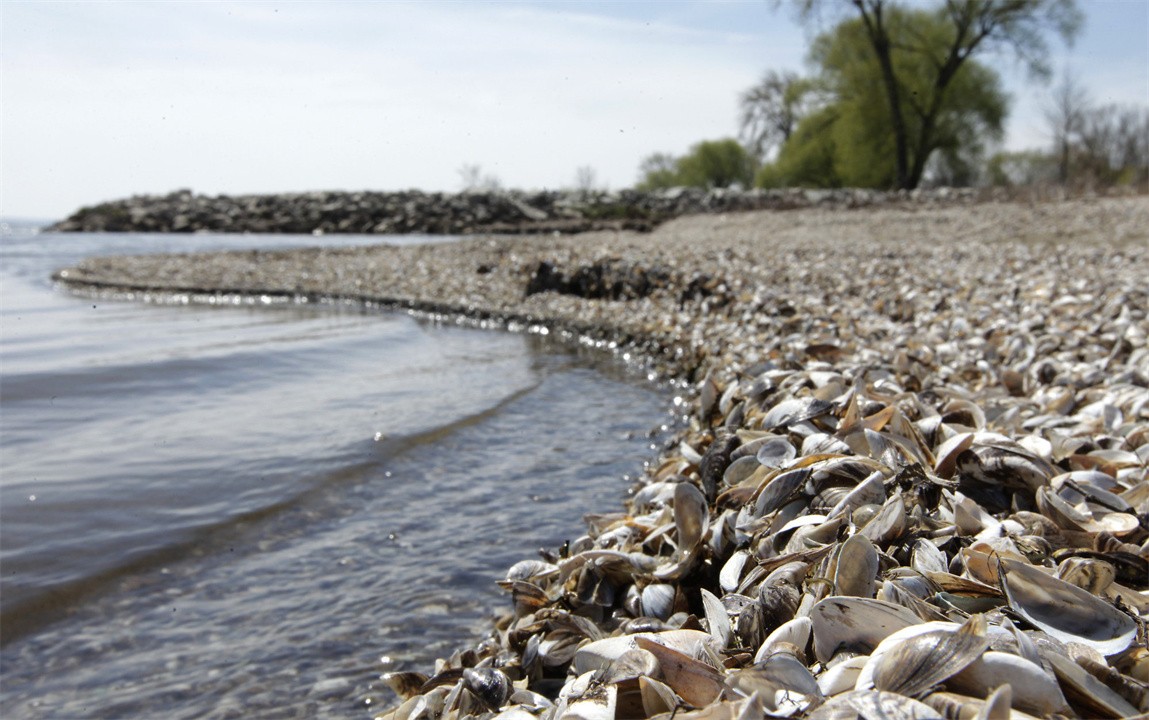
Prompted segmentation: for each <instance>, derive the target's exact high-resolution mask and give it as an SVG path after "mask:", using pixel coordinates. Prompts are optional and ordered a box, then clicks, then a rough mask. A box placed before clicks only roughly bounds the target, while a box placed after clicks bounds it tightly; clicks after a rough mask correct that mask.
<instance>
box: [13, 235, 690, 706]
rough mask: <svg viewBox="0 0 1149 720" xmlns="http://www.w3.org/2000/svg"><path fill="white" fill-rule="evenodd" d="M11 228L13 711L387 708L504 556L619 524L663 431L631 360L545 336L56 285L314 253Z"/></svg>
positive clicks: (481, 592)
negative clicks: (401, 674) (187, 262)
mask: <svg viewBox="0 0 1149 720" xmlns="http://www.w3.org/2000/svg"><path fill="white" fill-rule="evenodd" d="M8 230H9V231H8V232H7V233H6V234H4V235H3V236H2V237H0V243H2V244H0V251H2V255H0V261H2V262H0V332H2V343H0V373H2V377H0V472H2V475H0V613H2V617H0V629H2V633H3V635H2V641H3V645H2V647H0V716H3V717H4V718H6V719H11V718H38V717H43V718H61V717H68V718H71V717H77V718H79V717H90V718H110V717H158V716H161V715H162V716H164V717H168V718H199V717H209V718H211V717H220V718H224V717H269V718H270V717H340V718H364V717H369V716H370V714H371V712H372V710H373V709H379V708H380V707H381V706H382V705H383V704H386V703H389V702H391V701H392V700H393V697H392V696H390V695H389V691H387V690H385V689H384V688H383V687H382V686H381V684H380V683H379V682H378V676H379V674H380V673H381V672H384V671H386V670H393V669H400V668H412V669H423V670H426V669H428V668H429V666H430V663H431V662H432V661H433V660H434V658H435V657H439V656H445V655H446V654H449V653H450V652H451V651H452V650H453V649H455V648H456V647H458V646H460V645H461V644H462V643H463V641H465V640H468V639H472V638H475V637H478V636H480V635H481V633H482V632H483V631H484V629H485V627H486V625H485V623H486V622H487V620H488V618H489V617H490V616H491V614H492V612H493V611H497V610H503V609H506V608H508V607H509V600H508V599H507V598H506V597H504V596H503V594H502V592H501V591H500V590H499V589H498V588H497V587H496V586H495V585H494V582H493V581H494V580H495V579H496V578H498V577H501V575H502V573H503V571H504V570H505V569H506V568H507V567H508V566H509V565H510V564H512V563H513V562H515V561H517V560H520V559H523V558H526V557H532V556H533V555H534V553H535V552H536V550H537V549H538V548H540V547H548V548H554V547H557V546H558V545H559V544H561V543H562V542H563V541H564V540H566V539H573V538H574V537H576V536H577V535H579V534H580V533H581V530H582V525H581V521H580V517H581V514H582V513H583V512H586V511H590V510H614V509H617V507H618V498H619V497H620V496H621V495H622V494H623V492H624V491H625V488H626V482H625V480H624V476H625V475H626V474H628V473H630V474H633V473H635V472H637V471H638V470H639V469H640V466H641V460H642V459H643V458H644V457H648V456H649V454H650V443H651V440H650V439H649V438H648V437H647V431H648V430H649V429H650V428H651V427H653V426H655V425H657V424H659V423H660V422H664V421H668V420H669V419H670V416H669V415H667V414H666V412H667V410H666V408H667V402H666V401H667V399H668V394H667V393H665V392H661V391H659V390H656V389H654V388H652V387H650V386H648V385H646V384H645V383H644V382H642V378H641V377H640V376H639V375H638V374H637V373H636V371H634V370H633V369H629V368H626V367H625V366H623V365H621V364H620V363H616V362H614V361H608V360H604V359H602V358H601V357H598V356H589V355H586V354H583V355H579V354H575V353H573V352H572V351H570V350H569V349H565V348H563V347H560V346H557V345H556V344H554V343H548V342H547V341H546V340H545V339H542V338H538V337H535V336H529V335H519V334H511V333H505V332H496V331H481V330H472V329H466V328H460V327H454V326H444V325H438V324H434V323H431V322H428V321H425V320H419V319H416V318H413V317H411V316H409V315H406V314H402V313H383V312H378V311H367V310H363V309H361V308H358V307H353V306H340V305H324V306H318V307H315V306H302V305H296V304H286V303H281V304H275V305H268V306H258V305H254V306H253V305H234V306H208V305H195V304H190V305H188V304H175V303H168V304H160V303H141V302H127V301H118V300H114V299H110V298H106V297H81V296H76V295H71V294H68V293H66V292H64V291H62V290H60V289H58V288H55V287H53V286H52V284H51V282H50V280H49V279H48V277H49V274H50V273H51V272H52V271H53V270H55V269H58V268H60V267H63V266H67V265H69V264H72V263H74V262H76V261H77V260H79V259H80V258H82V257H85V256H88V255H95V254H104V253H115V254H119V253H137V252H157V251H171V250H179V251H184V250H208V249H219V248H246V247H260V248H272V247H285V246H297V245H314V244H316V243H317V242H319V240H317V239H315V238H310V237H303V238H300V237H291V236H175V237H173V236H148V235H117V234H107V235H88V236H85V235H31V234H27V233H24V232H21V230H20V228H15V227H9V229H8ZM393 240H394V241H396V242H413V241H424V240H425V239H423V238H395V239H393ZM325 241H326V242H332V243H336V242H337V243H339V244H354V243H368V242H378V241H379V238H370V237H348V236H340V237H339V238H337V239H327V240H325Z"/></svg>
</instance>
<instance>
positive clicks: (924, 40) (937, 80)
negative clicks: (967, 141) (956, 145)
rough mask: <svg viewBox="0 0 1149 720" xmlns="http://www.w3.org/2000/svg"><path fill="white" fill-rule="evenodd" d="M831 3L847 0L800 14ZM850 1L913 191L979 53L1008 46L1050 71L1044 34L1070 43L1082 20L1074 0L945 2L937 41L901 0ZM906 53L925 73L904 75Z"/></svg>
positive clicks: (902, 184) (903, 175)
mask: <svg viewBox="0 0 1149 720" xmlns="http://www.w3.org/2000/svg"><path fill="white" fill-rule="evenodd" d="M827 4H830V5H836V6H838V7H844V6H847V3H841V2H840V0H829V3H827V2H824V0H802V2H801V3H800V6H799V7H800V14H801V16H802V17H803V18H804V19H806V20H810V19H812V18H814V17H815V16H816V15H817V14H818V10H820V9H821V8H822V7H824V6H825V5H827ZM848 7H849V8H850V10H849V12H851V13H852V14H853V16H854V17H855V19H856V20H857V21H859V22H860V23H861V27H862V28H863V30H864V34H865V38H866V41H867V43H868V45H869V48H870V51H871V53H872V57H873V59H874V61H875V62H876V63H877V68H878V76H877V77H878V80H879V82H880V83H881V87H882V90H883V93H884V95H885V100H886V103H885V105H886V108H887V111H888V116H887V117H888V123H889V134H890V135H891V136H892V138H891V139H892V145H893V154H894V162H895V177H894V185H895V186H896V187H899V188H906V189H909V188H914V187H917V185H918V184H919V183H920V182H921V179H922V175H923V173H924V171H925V168H926V163H927V161H928V160H929V156H930V148H931V147H932V146H934V145H935V142H936V141H935V137H934V135H935V133H936V132H937V131H938V119H939V115H940V114H941V112H942V110H943V109H944V107H945V104H946V96H947V94H948V90H949V89H950V85H951V83H953V81H954V79H955V78H956V77H957V75H958V73H959V71H960V70H961V69H962V68H963V66H965V65H966V64H967V63H968V62H969V60H970V58H971V57H972V56H974V55H975V54H976V53H980V52H983V51H987V50H991V49H1004V50H1008V51H1011V52H1012V53H1013V54H1014V55H1016V56H1017V57H1018V58H1020V59H1021V60H1022V61H1023V62H1024V63H1025V64H1026V66H1027V67H1028V68H1029V70H1030V71H1031V72H1032V73H1033V74H1034V75H1035V76H1037V77H1046V76H1048V74H1049V68H1048V65H1047V56H1048V46H1047V45H1046V43H1045V33H1046V32H1048V31H1050V30H1052V31H1054V32H1056V33H1057V34H1058V35H1060V36H1061V37H1062V39H1063V40H1065V42H1066V43H1069V42H1071V41H1072V40H1073V38H1074V36H1075V35H1076V34H1077V32H1078V31H1079V29H1080V27H1081V23H1082V14H1081V11H1080V10H1079V9H1078V8H1077V4H1076V2H1075V0H945V2H943V3H942V4H941V5H940V6H939V7H938V8H937V9H936V10H935V11H933V12H932V14H933V15H934V17H936V18H937V20H938V21H939V23H941V27H942V30H943V33H942V35H941V37H940V42H938V40H939V38H936V37H922V36H920V35H918V34H917V33H915V32H913V30H912V29H911V28H906V27H905V26H904V24H903V23H902V18H905V17H907V16H908V15H910V14H911V13H907V12H906V11H905V10H904V9H903V8H902V7H901V6H900V5H899V4H897V3H895V2H894V0H851V1H850V3H848ZM905 55H916V56H918V59H919V60H920V62H919V63H915V64H916V65H918V66H919V67H920V68H921V69H922V71H923V72H924V73H925V74H924V75H922V76H919V77H916V78H910V77H907V76H905V75H903V74H899V72H898V69H897V66H898V64H899V62H898V57H899V56H905ZM911 83H914V84H918V85H922V86H923V89H922V91H919V92H914V91H913V90H912V89H911V88H910V84H911Z"/></svg>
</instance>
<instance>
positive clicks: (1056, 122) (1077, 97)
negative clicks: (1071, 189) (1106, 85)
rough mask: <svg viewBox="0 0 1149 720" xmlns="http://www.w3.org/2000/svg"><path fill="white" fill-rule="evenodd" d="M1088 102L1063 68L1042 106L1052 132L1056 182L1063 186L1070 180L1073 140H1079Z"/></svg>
mask: <svg viewBox="0 0 1149 720" xmlns="http://www.w3.org/2000/svg"><path fill="white" fill-rule="evenodd" d="M1090 104H1091V102H1090V99H1089V92H1088V91H1087V90H1086V89H1085V87H1084V86H1082V85H1081V83H1080V82H1078V80H1077V78H1076V77H1075V76H1074V75H1073V74H1071V73H1070V72H1069V71H1068V70H1066V71H1065V74H1064V75H1062V78H1061V82H1060V83H1058V84H1057V87H1055V88H1054V89H1053V94H1052V96H1051V97H1050V99H1049V102H1048V103H1047V104H1046V106H1045V110H1044V114H1045V119H1046V121H1047V122H1048V123H1049V127H1050V129H1051V130H1052V131H1053V145H1054V154H1055V155H1056V156H1057V181H1058V182H1059V183H1061V184H1062V185H1065V184H1066V183H1068V182H1069V163H1070V157H1071V155H1072V153H1071V151H1072V149H1073V145H1074V143H1076V142H1078V141H1079V140H1080V137H1081V131H1082V130H1083V129H1084V123H1085V118H1086V116H1087V115H1088V114H1089V111H1090V107H1089V106H1090Z"/></svg>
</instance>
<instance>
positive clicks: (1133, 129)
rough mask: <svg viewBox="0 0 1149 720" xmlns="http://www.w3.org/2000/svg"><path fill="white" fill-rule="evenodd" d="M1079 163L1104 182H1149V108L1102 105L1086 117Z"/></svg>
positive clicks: (1089, 177) (1087, 175)
mask: <svg viewBox="0 0 1149 720" xmlns="http://www.w3.org/2000/svg"><path fill="white" fill-rule="evenodd" d="M1076 164H1077V165H1078V166H1080V175H1081V179H1082V180H1084V181H1086V182H1090V183H1099V184H1101V185H1128V184H1133V183H1145V182H1149V108H1146V107H1136V106H1122V105H1113V104H1110V105H1102V106H1100V107H1097V108H1089V109H1088V110H1087V111H1086V112H1085V113H1084V116H1083V118H1082V123H1081V133H1080V147H1079V149H1078V151H1077V160H1076Z"/></svg>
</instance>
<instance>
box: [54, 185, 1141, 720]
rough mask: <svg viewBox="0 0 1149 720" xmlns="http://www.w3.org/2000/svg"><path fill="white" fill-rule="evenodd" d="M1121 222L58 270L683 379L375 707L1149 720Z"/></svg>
mask: <svg viewBox="0 0 1149 720" xmlns="http://www.w3.org/2000/svg"><path fill="white" fill-rule="evenodd" d="M1145 228H1149V202H1147V201H1146V199H1144V198H1134V199H1129V200H1127V201H1108V200H1106V201H1096V202H1094V201H1081V202H1067V203H1055V204H1048V205H1044V204H1038V205H1032V206H1030V205H995V204H985V203H983V204H977V205H971V206H969V207H966V208H958V207H957V206H949V207H943V208H939V209H936V210H933V211H929V212H926V211H923V210H922V209H921V208H918V209H915V210H913V211H902V210H892V209H887V210H873V211H860V212H850V213H818V212H811V211H805V210H796V211H793V212H787V213H755V214H749V215H745V216H737V215H731V216H729V217H720V216H694V217H691V218H681V219H679V220H676V221H674V222H672V223H667V224H664V225H662V226H661V227H660V228H659V229H658V230H657V231H656V232H654V233H653V234H650V235H637V234H627V233H618V234H614V233H610V234H605V233H604V234H601V235H598V236H587V237H580V238H577V239H569V238H561V237H551V236H547V237H538V238H521V239H508V238H502V239H495V238H489V239H479V240H474V241H464V242H460V243H455V244H449V245H436V246H425V247H404V248H359V249H355V250H334V249H318V250H310V251H295V252H283V253H270V252H261V253H258V254H255V253H229V254H220V255H212V256H200V257H191V256H169V257H161V256H141V257H136V258H119V259H109V258H99V259H93V260H90V261H86V262H85V263H84V264H83V265H82V266H81V267H79V268H73V269H70V270H68V271H66V273H62V274H61V275H60V276H59V277H61V279H64V280H65V281H66V282H68V283H75V284H78V285H81V286H82V285H96V284H99V285H101V286H104V287H108V286H113V287H123V288H129V289H136V290H141V289H154V288H164V289H167V290H172V289H175V290H181V291H186V290H188V289H189V288H191V289H195V288H215V289H225V290H229V291H234V292H244V293H253V292H254V293H266V292H269V291H274V290H276V289H280V290H281V291H287V292H294V293H302V294H305V296H307V294H310V295H312V296H314V297H320V296H330V297H342V298H358V299H365V300H370V301H373V302H382V303H390V304H392V305H397V306H400V307H415V308H422V309H431V311H433V312H445V313H456V314H460V315H469V316H471V317H480V318H490V317H495V318H503V319H505V320H506V321H508V322H511V321H514V322H515V323H518V324H520V325H521V326H522V327H534V326H536V325H537V326H540V327H546V328H547V329H548V331H549V332H552V333H554V334H560V333H566V334H569V335H570V337H571V338H572V339H579V340H583V339H585V338H590V339H591V340H602V341H603V342H602V343H601V344H602V345H603V346H606V345H607V344H608V342H609V343H611V344H612V345H611V346H614V345H617V346H619V347H620V348H622V349H623V351H625V352H632V351H633V352H636V353H639V354H642V355H644V356H646V357H648V358H649V359H650V360H651V361H652V365H653V367H654V368H655V369H656V370H658V371H660V372H663V373H664V374H666V375H669V376H676V377H691V378H693V380H694V381H696V385H697V396H696V397H695V398H694V399H693V400H692V401H691V403H690V405H689V407H690V409H691V414H692V420H691V425H690V427H689V428H688V429H686V430H684V431H682V433H681V435H680V436H679V437H678V438H677V439H676V441H675V443H674V444H673V445H672V446H671V447H670V448H669V449H668V450H667V451H666V452H665V453H664V455H663V457H661V458H660V460H659V461H658V462H656V463H654V464H653V465H652V467H651V468H650V471H649V473H647V476H646V477H645V479H644V481H643V484H642V485H641V486H639V487H637V488H635V489H634V494H633V495H632V497H631V498H630V499H629V501H628V504H627V507H626V508H625V512H619V513H617V514H607V515H595V516H589V517H588V518H587V526H588V532H587V534H586V535H585V536H584V537H581V538H579V539H577V540H575V541H574V542H572V543H571V544H570V545H569V547H566V548H565V549H563V550H562V551H560V552H558V553H555V554H554V555H548V556H547V557H544V558H543V559H541V560H530V561H526V562H524V563H520V564H518V565H516V566H515V567H514V568H512V569H511V571H510V573H509V574H508V576H507V578H506V581H505V585H506V588H507V590H508V592H509V598H510V602H511V603H512V607H513V613H512V614H511V615H509V616H508V617H506V618H504V619H502V620H501V621H500V622H499V623H498V624H497V626H496V631H495V632H494V633H493V634H492V635H491V637H490V638H489V639H488V640H487V641H485V642H484V643H482V644H481V645H479V646H478V647H474V648H471V649H469V650H465V651H461V652H459V653H456V654H455V655H454V656H452V657H450V658H448V659H446V660H442V661H440V662H439V664H438V666H437V667H436V668H434V669H433V670H432V671H431V672H430V673H429V674H427V675H423V674H419V673H408V672H404V673H398V674H392V675H390V676H388V677H387V680H388V681H389V682H390V684H391V685H392V686H393V687H394V688H395V690H396V692H397V693H399V695H400V697H401V700H400V701H399V702H398V703H397V705H396V707H395V708H394V709H393V710H391V711H389V712H387V713H385V714H384V715H383V717H386V718H387V719H388V720H438V719H439V718H448V719H452V720H453V719H454V718H463V717H467V716H475V717H483V718H489V717H494V716H496V715H497V716H503V717H507V718H511V719H514V718H517V719H518V720H529V718H528V717H527V716H528V715H529V716H532V717H535V718H540V719H541V720H559V719H560V718H565V717H581V718H586V719H587V720H611V719H612V718H617V719H619V720H623V719H625V718H648V717H649V718H653V717H670V716H671V715H675V716H685V717H687V718H694V717H698V718H703V717H705V718H710V717H714V718H731V720H732V719H733V718H735V717H737V718H739V720H741V719H742V718H752V717H763V716H781V717H845V718H850V717H866V718H878V717H882V718H891V717H899V718H900V717H936V716H946V717H958V718H966V717H977V716H979V715H980V716H982V717H993V718H997V717H1006V716H1009V715H1010V713H1011V712H1012V713H1013V714H1016V715H1017V716H1019V717H1024V716H1025V715H1032V716H1075V715H1077V716H1084V717H1121V716H1129V715H1135V714H1137V713H1144V712H1149V699H1147V695H1149V693H1147V690H1146V687H1147V685H1149V653H1147V650H1146V636H1145V630H1144V620H1145V618H1146V617H1149V470H1147V468H1149V293H1146V289H1145V288H1146V286H1145V278H1146V277H1147V276H1149V251H1147V248H1149V234H1147V232H1146V230H1145ZM532 283H534V284H535V285H537V287H536V288H535V289H536V290H538V292H533V293H529V294H527V295H526V296H524V290H529V289H531V284H532ZM589 297H595V298H598V299H587V298H589ZM556 331H558V332H556ZM595 333H597V334H595ZM627 343H630V344H627ZM708 370H709V374H708V372H707V371H708Z"/></svg>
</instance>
